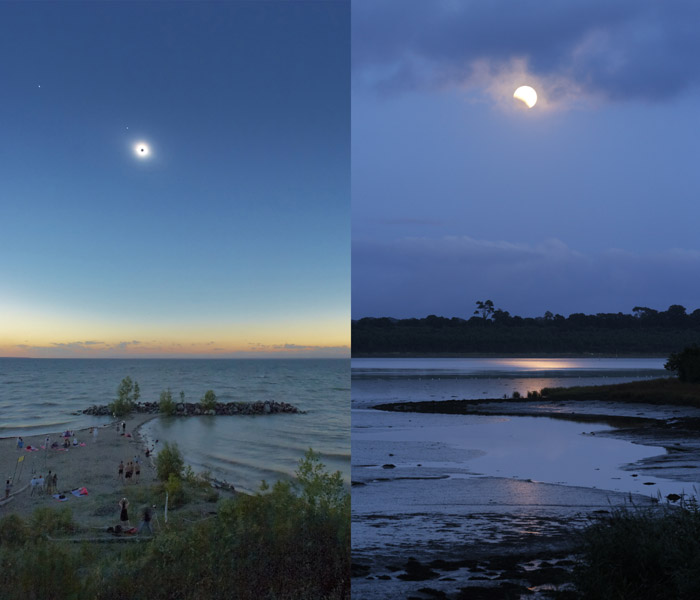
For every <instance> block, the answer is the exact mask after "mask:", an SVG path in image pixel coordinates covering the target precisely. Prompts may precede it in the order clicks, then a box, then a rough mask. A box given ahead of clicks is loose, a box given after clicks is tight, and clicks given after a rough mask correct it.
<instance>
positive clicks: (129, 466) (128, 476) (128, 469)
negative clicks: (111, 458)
mask: <svg viewBox="0 0 700 600" xmlns="http://www.w3.org/2000/svg"><path fill="white" fill-rule="evenodd" d="M133 474H134V465H133V464H132V462H131V461H129V462H128V463H126V470H125V471H124V477H126V483H129V480H130V479H131V476H132V475H133Z"/></svg>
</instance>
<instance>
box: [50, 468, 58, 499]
mask: <svg viewBox="0 0 700 600" xmlns="http://www.w3.org/2000/svg"><path fill="white" fill-rule="evenodd" d="M51 487H52V488H53V491H54V494H55V493H56V492H58V475H57V474H56V473H54V474H53V478H52V479H51Z"/></svg>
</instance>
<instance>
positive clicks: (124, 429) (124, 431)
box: [122, 421, 126, 435]
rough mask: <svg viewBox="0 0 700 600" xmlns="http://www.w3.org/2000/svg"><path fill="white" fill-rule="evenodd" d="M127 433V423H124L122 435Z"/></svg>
mask: <svg viewBox="0 0 700 600" xmlns="http://www.w3.org/2000/svg"><path fill="white" fill-rule="evenodd" d="M125 433H126V421H122V435H124V434H125Z"/></svg>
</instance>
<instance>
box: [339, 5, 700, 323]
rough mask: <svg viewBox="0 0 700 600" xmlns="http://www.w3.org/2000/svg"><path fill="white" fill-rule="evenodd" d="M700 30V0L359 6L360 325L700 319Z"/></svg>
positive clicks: (355, 27) (356, 272) (355, 69)
mask: <svg viewBox="0 0 700 600" xmlns="http://www.w3.org/2000/svg"><path fill="white" fill-rule="evenodd" d="M698 22H700V5H698V4H697V3H695V2H690V1H685V2H684V1H678V2H671V3H669V2H651V1H649V0H634V1H627V0H619V1H616V2H607V1H597V0H585V1H580V0H571V1H567V2H559V1H554V0H552V1H545V0H537V1H518V2H515V1H512V0H509V1H505V0H492V1H489V2H481V1H467V0H464V1H452V0H450V1H448V0H442V1H438V0H436V1H434V2H423V1H420V0H408V1H406V0H401V1H398V0H391V1H386V0H377V1H375V0H372V1H369V0H358V1H355V2H353V5H352V192H353V205H352V221H353V228H352V246H353V251H352V261H353V262H352V314H353V317H354V318H360V317H364V316H393V317H414V316H415V317H423V316H426V315H428V314H438V315H443V316H448V317H451V316H461V317H468V316H470V315H471V314H472V312H473V310H474V307H475V302H476V301H477V300H485V299H487V298H489V299H492V300H493V301H494V303H495V305H496V307H497V308H502V309H504V310H508V311H510V312H511V314H519V315H522V316H538V315H542V314H544V312H545V311H547V310H551V311H552V312H555V313H561V314H564V315H568V314H570V313H573V312H584V313H596V312H618V311H622V312H627V313H630V312H631V311H632V308H633V307H634V306H638V305H641V306H649V307H651V308H656V309H661V310H665V309H666V308H667V307H668V306H669V305H670V304H682V305H684V306H686V308H688V309H689V310H693V309H695V308H698V307H699V306H700V301H699V300H698V299H699V298H700V235H699V233H698V232H699V231H700V230H699V228H698V224H699V223H700V193H699V192H700V169H699V168H698V166H697V165H698V163H699V159H700V149H699V148H700V146H699V144H698V141H697V132H698V130H699V126H700V86H699V85H698V83H699V82H700V62H699V61H698V60H697V56H698V55H699V54H700V38H699V37H698V35H697V23H698ZM523 84H525V85H530V86H532V87H534V88H535V89H536V90H537V92H538V95H539V100H538V103H537V104H536V105H535V106H534V107H533V108H531V109H528V108H527V107H526V106H525V105H524V104H523V103H521V102H520V101H518V100H515V99H513V97H512V95H513V91H514V90H515V89H516V88H517V87H518V86H520V85H523Z"/></svg>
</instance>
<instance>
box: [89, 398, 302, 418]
mask: <svg viewBox="0 0 700 600" xmlns="http://www.w3.org/2000/svg"><path fill="white" fill-rule="evenodd" d="M82 412H83V414H86V415H95V416H110V415H111V414H112V412H111V411H110V410H109V407H108V406H104V405H102V406H98V405H93V406H91V407H89V408H86V409H85V410H83V411H82ZM134 412H136V413H146V414H158V413H159V412H160V409H159V405H158V402H139V403H137V404H135V405H134ZM278 413H293V414H303V413H304V411H303V410H299V409H298V408H297V407H296V406H293V405H292V404H288V403H287V402H274V401H273V402H269V401H266V402H228V403H221V402H217V404H216V407H215V408H214V409H213V410H204V409H202V405H201V404H199V403H198V402H196V403H193V402H179V403H177V404H176V405H175V416H179V417H191V416H197V415H274V414H278Z"/></svg>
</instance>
